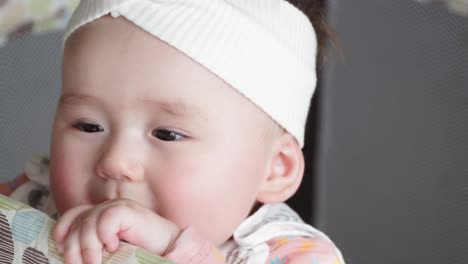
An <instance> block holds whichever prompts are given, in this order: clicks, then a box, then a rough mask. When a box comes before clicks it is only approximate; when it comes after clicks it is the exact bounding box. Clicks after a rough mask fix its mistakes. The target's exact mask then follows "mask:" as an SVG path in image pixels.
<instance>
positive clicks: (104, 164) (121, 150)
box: [96, 144, 144, 181]
mask: <svg viewBox="0 0 468 264" xmlns="http://www.w3.org/2000/svg"><path fill="white" fill-rule="evenodd" d="M138 156H139V155H138V153H134V150H132V149H128V148H127V147H126V145H124V144H120V145H117V144H116V145H113V146H111V147H109V148H108V149H107V151H106V152H105V153H104V154H103V155H101V157H100V160H99V161H98V162H97V164H96V174H97V175H98V176H100V177H102V178H105V179H113V180H118V181H140V180H142V179H143V177H144V169H143V166H142V164H141V162H140V161H139V159H138Z"/></svg>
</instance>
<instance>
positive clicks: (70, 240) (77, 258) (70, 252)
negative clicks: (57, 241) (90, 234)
mask: <svg viewBox="0 0 468 264" xmlns="http://www.w3.org/2000/svg"><path fill="white" fill-rule="evenodd" d="M63 247H64V251H63V259H64V262H65V264H75V263H76V264H82V263H85V262H83V259H82V258H81V247H80V239H79V233H78V230H77V229H75V228H74V229H73V230H71V231H70V233H69V235H68V236H67V238H66V239H65V241H64V242H63Z"/></svg>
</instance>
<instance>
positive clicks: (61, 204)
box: [50, 160, 85, 213]
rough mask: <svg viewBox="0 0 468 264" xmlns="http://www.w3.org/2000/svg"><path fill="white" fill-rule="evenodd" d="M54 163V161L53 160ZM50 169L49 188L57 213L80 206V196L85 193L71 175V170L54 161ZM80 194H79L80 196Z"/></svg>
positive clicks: (63, 163) (76, 178)
mask: <svg viewBox="0 0 468 264" xmlns="http://www.w3.org/2000/svg"><path fill="white" fill-rule="evenodd" d="M53 161H54V160H53ZM52 164H53V165H51V168H50V187H51V191H52V196H53V199H54V202H55V205H56V207H57V210H58V211H59V213H63V212H64V211H66V210H68V209H70V208H72V207H75V206H77V205H79V204H80V200H81V198H80V196H82V195H84V194H85V192H84V190H83V188H82V186H81V184H80V182H79V181H78V179H79V177H76V175H74V173H73V168H72V167H71V166H67V163H66V162H61V160H55V162H54V163H52ZM80 193H81V194H80Z"/></svg>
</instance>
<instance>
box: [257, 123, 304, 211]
mask: <svg viewBox="0 0 468 264" xmlns="http://www.w3.org/2000/svg"><path fill="white" fill-rule="evenodd" d="M274 144H275V145H274V149H273V153H272V154H273V155H272V156H271V159H270V162H269V165H268V171H267V174H266V177H265V179H264V181H263V183H262V185H261V187H260V190H259V192H258V194H257V201H259V202H261V203H279V202H284V201H286V200H287V199H289V198H290V197H291V196H292V195H293V194H294V193H295V192H296V191H297V189H298V188H299V185H300V184H301V181H302V176H303V174H304V155H303V154H302V150H301V147H300V145H299V143H298V142H297V140H296V139H295V138H294V137H293V136H292V135H291V134H289V133H287V132H284V133H282V135H281V136H280V137H279V138H278V139H277V140H275V142H274Z"/></svg>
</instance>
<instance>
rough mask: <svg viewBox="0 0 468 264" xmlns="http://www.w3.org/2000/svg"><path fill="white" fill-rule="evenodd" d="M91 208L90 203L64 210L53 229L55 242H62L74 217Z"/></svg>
mask: <svg viewBox="0 0 468 264" xmlns="http://www.w3.org/2000/svg"><path fill="white" fill-rule="evenodd" d="M89 208H91V206H90V205H82V206H78V207H74V208H72V209H70V210H68V211H66V212H65V214H63V215H62V216H61V217H60V218H59V219H58V221H57V224H56V225H55V227H54V230H53V236H54V240H55V242H56V243H59V244H60V243H62V242H63V239H64V238H65V237H66V236H67V234H68V232H69V230H70V228H71V226H72V224H73V222H74V221H75V220H76V218H77V217H78V216H79V215H80V214H82V213H83V212H85V211H86V210H88V209H89Z"/></svg>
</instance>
